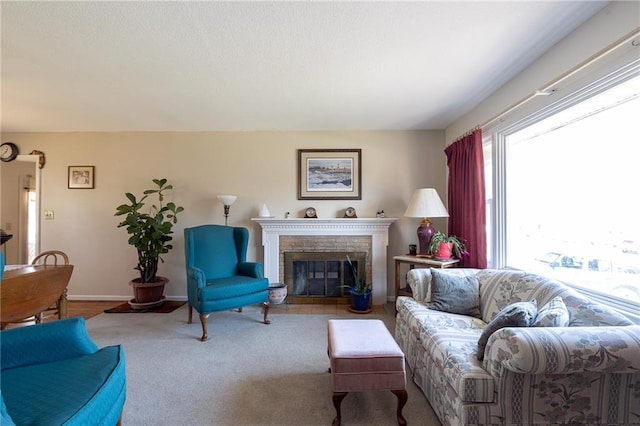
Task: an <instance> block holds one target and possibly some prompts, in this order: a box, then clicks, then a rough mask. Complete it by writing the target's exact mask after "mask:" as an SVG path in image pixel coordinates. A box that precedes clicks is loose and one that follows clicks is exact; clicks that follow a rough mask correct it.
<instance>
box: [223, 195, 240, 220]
mask: <svg viewBox="0 0 640 426" xmlns="http://www.w3.org/2000/svg"><path fill="white" fill-rule="evenodd" d="M236 198H238V197H236V196H235V195H218V200H220V202H221V203H222V204H223V205H224V226H227V218H228V217H229V209H230V208H231V204H233V203H234V202H235V201H236Z"/></svg>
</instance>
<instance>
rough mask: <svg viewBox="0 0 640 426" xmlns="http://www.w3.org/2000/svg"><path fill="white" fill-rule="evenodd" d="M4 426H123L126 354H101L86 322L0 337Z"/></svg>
mask: <svg viewBox="0 0 640 426" xmlns="http://www.w3.org/2000/svg"><path fill="white" fill-rule="evenodd" d="M0 351H1V353H2V357H0V389H1V394H0V424H2V425H8V426H9V425H16V424H17V425H43V426H44V425H66V426H72V425H79V426H80V425H82V426H84V425H103V426H112V425H115V424H120V423H121V422H120V420H121V416H122V408H123V407H124V402H125V396H126V375H125V359H124V351H123V349H122V347H121V346H120V345H118V346H106V347H104V348H102V349H99V348H98V346H97V345H96V344H95V343H94V342H93V340H91V338H90V337H89V334H88V333H87V330H86V327H85V321H84V318H82V317H74V318H68V319H63V320H60V321H53V322H47V323H44V324H37V325H31V326H24V327H16V328H12V329H9V330H3V331H0Z"/></svg>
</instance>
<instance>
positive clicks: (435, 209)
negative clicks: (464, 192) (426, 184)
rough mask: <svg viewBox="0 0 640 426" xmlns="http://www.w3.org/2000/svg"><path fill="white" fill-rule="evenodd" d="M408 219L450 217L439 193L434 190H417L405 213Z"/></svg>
mask: <svg viewBox="0 0 640 426" xmlns="http://www.w3.org/2000/svg"><path fill="white" fill-rule="evenodd" d="M404 215H405V216H406V217H422V218H427V217H449V213H448V212H447V209H446V208H445V207H444V204H442V200H441V199H440V196H438V192H437V191H436V190H435V189H433V188H420V189H416V190H415V191H414V192H413V195H412V196H411V200H409V206H408V207H407V210H406V211H405V212H404Z"/></svg>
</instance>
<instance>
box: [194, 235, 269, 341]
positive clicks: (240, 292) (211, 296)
mask: <svg viewBox="0 0 640 426" xmlns="http://www.w3.org/2000/svg"><path fill="white" fill-rule="evenodd" d="M248 243H249V231H248V230H247V229H246V228H240V227H232V226H221V225H201V226H196V227H193V228H186V229H185V230H184V248H185V258H186V264H187V295H188V299H189V324H191V323H192V320H193V315H192V314H193V309H194V308H195V310H196V311H198V313H199V314H200V322H201V323H202V337H201V338H200V340H201V341H203V342H204V341H205V340H207V339H208V335H207V318H208V317H209V314H210V313H212V312H219V311H226V310H230V309H239V311H240V312H242V307H243V306H248V305H253V304H257V303H263V304H264V320H263V321H264V323H265V324H269V320H268V319H267V315H268V313H269V280H268V279H266V278H264V276H263V266H262V264H261V263H256V262H247V261H246V258H247V245H248Z"/></svg>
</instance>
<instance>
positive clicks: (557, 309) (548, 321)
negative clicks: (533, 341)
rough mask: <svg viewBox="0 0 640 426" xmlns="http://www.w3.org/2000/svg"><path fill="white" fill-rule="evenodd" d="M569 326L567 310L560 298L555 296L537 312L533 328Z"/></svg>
mask: <svg viewBox="0 0 640 426" xmlns="http://www.w3.org/2000/svg"><path fill="white" fill-rule="evenodd" d="M568 325H569V310H568V309H567V306H566V305H565V304H564V301H563V300H562V297H560V296H556V297H554V298H553V299H551V300H550V301H549V303H547V304H546V305H544V306H543V307H542V308H540V310H539V311H538V315H536V319H535V321H534V322H533V326H534V327H566V326H568Z"/></svg>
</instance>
